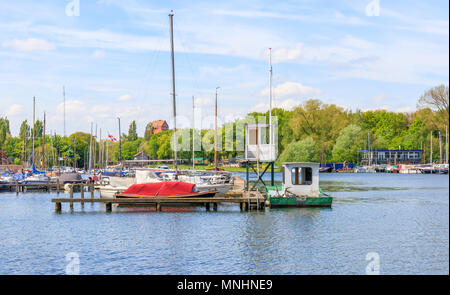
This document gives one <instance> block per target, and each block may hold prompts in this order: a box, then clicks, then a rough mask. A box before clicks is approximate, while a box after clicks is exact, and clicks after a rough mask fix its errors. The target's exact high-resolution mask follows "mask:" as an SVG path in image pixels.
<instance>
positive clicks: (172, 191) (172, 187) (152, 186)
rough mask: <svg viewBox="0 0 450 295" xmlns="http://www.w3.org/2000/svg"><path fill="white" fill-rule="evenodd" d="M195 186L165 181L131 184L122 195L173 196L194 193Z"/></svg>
mask: <svg viewBox="0 0 450 295" xmlns="http://www.w3.org/2000/svg"><path fill="white" fill-rule="evenodd" d="M195 192H196V191H195V184H193V183H187V182H182V181H166V182H154V183H143V184H133V185H132V186H130V187H129V188H128V189H127V190H125V191H124V192H122V193H123V194H130V195H141V196H173V195H185V194H192V193H195Z"/></svg>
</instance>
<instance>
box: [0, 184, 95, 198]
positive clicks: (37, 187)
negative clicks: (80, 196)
mask: <svg viewBox="0 0 450 295" xmlns="http://www.w3.org/2000/svg"><path fill="white" fill-rule="evenodd" d="M2 186H3V187H7V188H6V189H4V190H2V191H6V192H16V194H19V193H26V192H36V191H43V192H48V193H50V192H52V191H54V192H56V193H58V194H59V193H61V192H64V183H59V181H56V182H48V183H40V184H25V183H20V182H17V181H16V182H15V183H8V184H2ZM71 186H72V187H73V188H75V191H81V192H83V193H84V188H87V191H88V192H91V194H92V195H93V193H94V190H95V188H96V187H99V186H100V185H99V184H93V183H91V184H85V183H76V184H72V185H71Z"/></svg>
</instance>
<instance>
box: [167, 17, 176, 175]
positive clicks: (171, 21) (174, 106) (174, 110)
mask: <svg viewBox="0 0 450 295" xmlns="http://www.w3.org/2000/svg"><path fill="white" fill-rule="evenodd" d="M171 12H173V10H171ZM169 19H170V46H171V53H172V55H171V57H172V111H173V138H174V140H173V154H174V168H175V179H178V170H177V168H178V167H177V108H176V101H175V54H174V46H173V13H170V14H169Z"/></svg>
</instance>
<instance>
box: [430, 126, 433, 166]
mask: <svg viewBox="0 0 450 295" xmlns="http://www.w3.org/2000/svg"><path fill="white" fill-rule="evenodd" d="M430 164H433V131H430Z"/></svg>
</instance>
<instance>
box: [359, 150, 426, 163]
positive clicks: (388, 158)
mask: <svg viewBox="0 0 450 295" xmlns="http://www.w3.org/2000/svg"><path fill="white" fill-rule="evenodd" d="M357 152H358V154H359V159H360V160H361V164H362V165H368V164H391V165H396V164H420V163H422V162H423V156H422V155H423V150H370V151H369V150H360V151H357Z"/></svg>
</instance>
